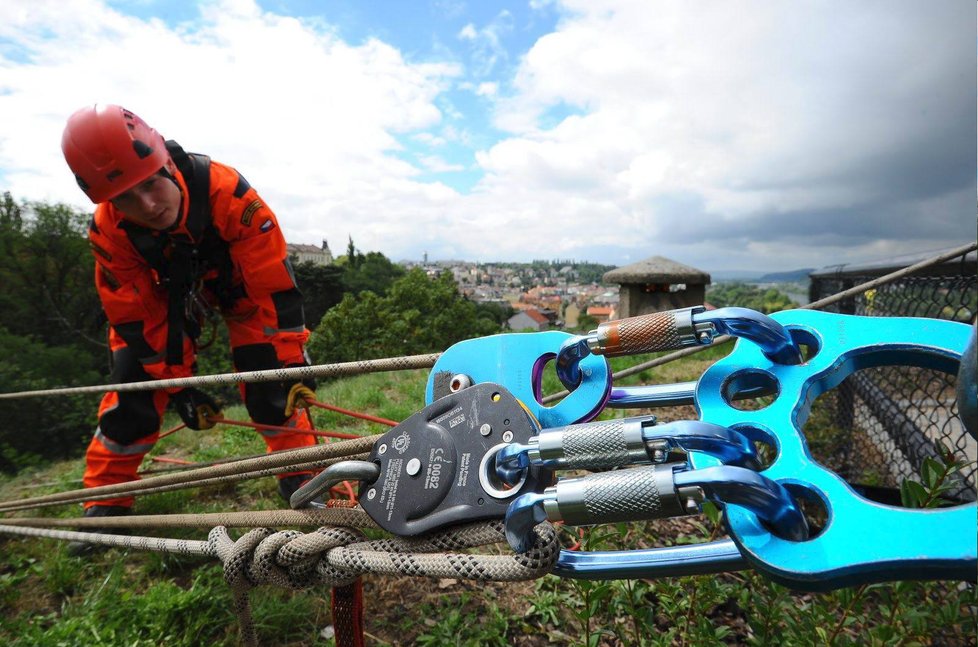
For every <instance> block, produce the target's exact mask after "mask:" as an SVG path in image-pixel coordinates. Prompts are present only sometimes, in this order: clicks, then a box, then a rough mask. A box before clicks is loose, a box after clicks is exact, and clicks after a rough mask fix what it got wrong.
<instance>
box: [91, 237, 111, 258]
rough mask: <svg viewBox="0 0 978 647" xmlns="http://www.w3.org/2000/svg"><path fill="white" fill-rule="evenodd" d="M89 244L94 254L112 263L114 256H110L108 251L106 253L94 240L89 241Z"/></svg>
mask: <svg viewBox="0 0 978 647" xmlns="http://www.w3.org/2000/svg"><path fill="white" fill-rule="evenodd" d="M88 244H89V245H91V247H92V251H93V252H95V253H96V254H98V255H99V256H101V257H102V258H104V259H105V260H107V261H111V260H112V254H110V253H108V252H107V251H105V249H103V248H102V247H101V246H100V245H99V244H98V243H96V242H95V241H94V240H90V241H88Z"/></svg>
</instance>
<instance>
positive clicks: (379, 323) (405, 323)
mask: <svg viewBox="0 0 978 647" xmlns="http://www.w3.org/2000/svg"><path fill="white" fill-rule="evenodd" d="M497 331H498V327H497V326H496V324H495V323H494V322H493V321H490V320H487V319H485V318H480V317H479V316H478V310H477V308H476V306H475V304H473V303H472V302H470V301H468V300H466V299H465V298H464V297H463V296H462V295H461V294H459V291H458V287H457V286H456V284H455V281H454V279H452V276H451V274H448V273H442V274H441V275H440V276H438V277H437V278H435V279H431V278H429V277H428V276H427V275H426V274H425V273H424V272H423V271H421V270H420V269H414V270H412V271H410V272H408V273H407V274H406V275H405V276H404V277H402V278H401V279H398V280H397V281H395V282H394V284H393V285H391V287H390V290H389V291H388V294H387V295H386V296H378V295H377V294H376V293H374V292H371V291H366V292H363V293H361V294H360V295H358V296H357V297H354V296H353V295H351V294H346V295H344V297H343V300H342V301H341V302H340V303H339V305H337V306H336V307H334V308H332V309H331V310H330V311H329V312H327V313H326V315H325V316H324V317H323V319H322V321H321V322H320V324H319V326H318V327H317V328H316V330H315V333H314V335H313V337H312V339H311V340H310V342H309V346H308V349H309V353H310V355H312V357H313V359H314V361H316V362H317V363H324V362H342V361H353V360H361V359H375V358H380V357H395V356H400V355H416V354H420V353H430V352H435V351H440V350H444V349H445V348H448V347H449V346H451V345H452V344H454V343H455V342H458V341H461V340H462V339H468V338H471V337H478V336H481V335H488V334H491V333H494V332H497Z"/></svg>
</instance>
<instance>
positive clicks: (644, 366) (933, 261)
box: [540, 242, 978, 404]
mask: <svg viewBox="0 0 978 647" xmlns="http://www.w3.org/2000/svg"><path fill="white" fill-rule="evenodd" d="M976 249H978V242H973V243H968V244H967V245H962V246H961V247H956V248H955V249H952V250H951V251H948V252H944V253H943V254H939V255H937V256H934V257H932V258H928V259H925V260H923V261H920V262H919V263H914V264H913V265H910V266H907V267H905V268H903V269H901V270H897V271H895V272H890V273H889V274H886V275H884V276H880V277H877V278H875V279H873V280H871V281H866V282H865V283H862V284H860V285H857V286H855V287H852V288H849V289H848V290H845V291H843V292H838V293H836V294H833V295H831V296H828V297H825V298H824V299H819V300H818V301H815V302H814V303H809V304H807V305H804V306H801V308H800V309H801V310H821V309H822V308H824V307H826V306H830V305H832V304H833V303H837V302H838V301H842V300H843V299H847V298H849V297H852V296H855V295H857V294H862V293H863V292H865V291H866V290H871V289H873V288H875V287H878V286H880V285H883V284H885V283H892V282H893V281H896V280H898V279H902V278H903V277H905V276H907V275H909V274H913V273H914V272H919V271H920V270H922V269H926V268H928V267H930V266H932V265H938V264H940V263H943V262H944V261H947V260H950V259H952V258H957V257H958V256H963V255H965V254H967V253H969V252H973V251H975V250H976ZM732 339H733V337H731V336H729V335H721V336H719V337H717V338H715V339H714V340H713V343H712V344H704V345H703V346H694V347H692V348H684V349H683V350H677V351H675V352H672V353H669V354H668V355H663V356H661V357H657V358H655V359H653V360H649V361H648V362H643V363H641V364H636V365H635V366H632V367H631V368H627V369H624V370H621V371H618V372H616V373H614V374H612V376H611V377H612V380H619V379H623V378H626V377H629V376H631V375H635V374H637V373H641V372H642V371H647V370H649V369H650V368H655V367H657V366H662V365H663V364H668V363H669V362H673V361H675V360H678V359H682V358H684V357H689V356H690V355H695V354H696V353H700V352H703V351H704V350H706V349H707V348H710V347H712V346H719V345H720V344H725V343H727V342H729V341H730V340H732ZM568 395H570V391H566V390H565V391H561V392H559V393H553V394H551V395H548V396H547V397H545V398H543V399H542V400H541V401H540V402H541V403H542V404H549V403H551V402H556V401H557V400H562V399H563V398H566V397H567V396H568Z"/></svg>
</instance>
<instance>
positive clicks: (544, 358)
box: [425, 330, 611, 427]
mask: <svg viewBox="0 0 978 647" xmlns="http://www.w3.org/2000/svg"><path fill="white" fill-rule="evenodd" d="M571 337H572V335H570V334H568V333H565V332H560V331H556V330H554V331H547V332H537V333H510V334H503V335H492V336H489V337H479V338H476V339H467V340H465V341H461V342H458V343H457V344H455V345H453V346H451V347H450V348H449V349H448V350H446V351H445V352H444V353H442V354H441V356H440V357H439V358H438V361H437V362H435V366H434V368H432V369H431V372H430V373H429V375H428V383H427V386H426V388H425V404H431V403H432V402H433V401H434V400H435V399H436V398H437V397H440V396H443V395H446V393H445V392H443V389H442V388H441V385H443V384H447V383H449V382H451V379H452V378H454V377H456V376H462V375H464V376H466V377H467V378H468V380H470V381H471V382H472V383H480V382H496V383H499V384H503V385H504V386H505V387H506V388H507V389H509V391H510V392H511V393H512V394H513V395H514V396H516V398H517V399H518V400H519V401H520V402H522V403H523V405H524V406H525V407H526V408H527V409H528V410H529V411H530V413H532V414H533V416H534V417H535V418H536V419H537V421H539V423H540V425H541V426H543V427H560V426H563V425H568V424H573V423H575V422H586V421H588V420H591V419H592V418H594V417H595V416H597V415H598V413H600V412H601V410H602V409H603V408H604V405H605V402H606V401H607V400H608V393H609V391H610V390H611V370H610V369H609V367H608V362H607V361H606V360H605V359H604V358H603V357H596V356H591V357H588V358H585V359H584V360H583V361H582V362H581V371H582V372H583V374H584V375H585V376H586V379H585V380H584V383H583V384H581V385H580V387H579V388H576V389H574V391H572V392H571V393H570V395H568V396H567V397H566V398H563V399H562V400H561V401H560V402H558V403H556V404H555V405H553V406H547V405H544V404H543V403H541V401H540V400H541V399H542V381H543V369H544V367H545V366H546V365H547V363H548V362H549V361H550V360H552V359H553V358H555V357H556V355H557V350H558V349H559V348H560V346H561V344H563V343H564V341H566V340H567V339H569V338H571ZM436 386H438V387H439V388H436Z"/></svg>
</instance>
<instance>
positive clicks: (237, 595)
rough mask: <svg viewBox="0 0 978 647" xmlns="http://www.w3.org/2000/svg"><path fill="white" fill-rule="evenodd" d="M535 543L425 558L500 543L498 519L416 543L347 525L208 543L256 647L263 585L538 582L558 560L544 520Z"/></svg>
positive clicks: (224, 536) (217, 537)
mask: <svg viewBox="0 0 978 647" xmlns="http://www.w3.org/2000/svg"><path fill="white" fill-rule="evenodd" d="M535 532H536V534H537V537H538V541H537V545H536V546H535V547H534V548H533V549H531V550H530V551H528V552H526V553H522V554H517V555H472V554H468V553H440V554H429V553H427V552H425V551H434V550H443V549H445V548H448V547H452V548H455V549H461V548H471V547H475V546H481V545H486V544H492V543H499V542H500V541H504V539H505V536H504V534H503V524H502V522H499V521H497V522H492V523H489V524H485V523H478V524H470V525H468V526H462V527H459V528H453V529H450V530H446V531H442V532H438V533H435V534H433V535H431V536H429V537H424V538H420V539H402V538H394V539H381V540H376V541H364V540H363V535H362V534H360V533H359V532H357V531H354V530H352V529H349V528H326V527H324V528H319V529H317V530H316V531H315V532H312V533H309V534H303V533H300V532H297V531H294V530H287V531H284V532H274V531H272V530H270V529H268V528H258V529H255V530H251V531H249V532H247V533H245V534H244V535H242V536H241V537H240V538H239V539H238V540H237V541H235V540H232V539H231V538H230V536H229V535H228V533H227V529H226V528H224V527H221V526H218V527H216V528H214V529H213V530H211V532H210V535H209V536H208V543H209V545H210V546H211V547H212V549H213V551H214V553H215V554H216V555H217V556H218V557H219V558H220V559H221V561H222V562H223V564H224V580H225V581H226V582H227V583H228V585H229V586H230V587H231V591H232V595H233V598H234V609H235V612H236V613H237V615H238V622H239V626H240V628H241V638H242V642H243V643H244V644H245V645H257V644H258V639H257V633H256V632H255V625H254V619H253V617H252V614H251V605H250V603H249V600H248V593H249V591H250V590H251V589H252V588H254V587H255V586H260V585H262V584H274V585H277V586H281V587H285V588H289V589H293V590H299V589H304V588H308V587H311V586H316V585H321V586H330V587H337V586H345V585H347V584H350V583H352V582H354V581H356V580H357V578H359V577H360V575H361V574H363V573H375V574H385V575H412V576H418V577H432V578H434V577H438V578H443V577H450V578H456V579H472V580H477V581H490V580H493V581H518V580H528V579H536V578H539V577H542V576H543V575H546V574H547V573H549V572H551V571H552V570H553V568H554V566H555V565H556V563H557V558H558V557H559V555H560V545H559V543H558V541H557V533H556V531H555V530H554V527H553V526H552V525H550V524H549V523H544V524H541V525H539V526H537V528H536V529H535Z"/></svg>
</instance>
